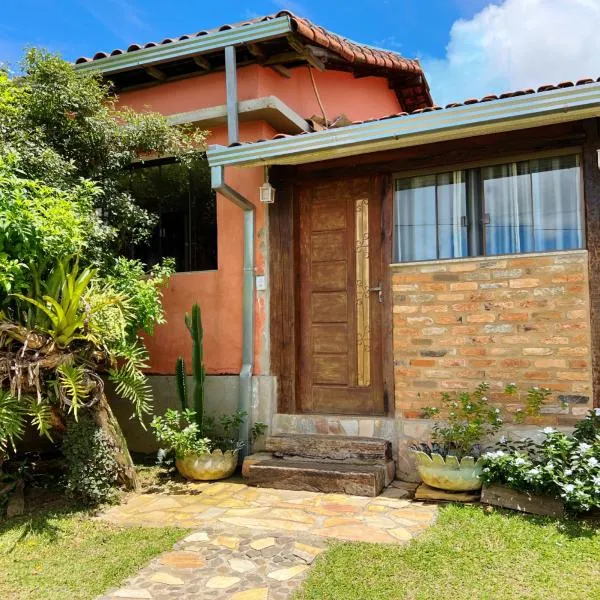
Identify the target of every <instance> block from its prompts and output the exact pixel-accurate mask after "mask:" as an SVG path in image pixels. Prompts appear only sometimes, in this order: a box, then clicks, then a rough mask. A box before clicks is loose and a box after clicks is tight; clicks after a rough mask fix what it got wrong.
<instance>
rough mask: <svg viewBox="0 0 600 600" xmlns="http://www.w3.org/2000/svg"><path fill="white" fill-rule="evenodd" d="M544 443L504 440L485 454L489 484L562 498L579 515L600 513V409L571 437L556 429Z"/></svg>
mask: <svg viewBox="0 0 600 600" xmlns="http://www.w3.org/2000/svg"><path fill="white" fill-rule="evenodd" d="M543 433H544V439H543V440H542V441H541V442H535V441H534V440H525V441H523V442H510V441H503V442H501V443H500V444H499V447H498V449H497V450H494V451H491V452H487V453H486V454H484V455H483V457H482V458H483V475H482V478H483V480H484V482H485V483H499V484H502V485H505V486H507V487H510V488H513V489H516V490H520V491H523V492H531V493H535V494H545V495H549V496H553V497H556V498H562V499H563V500H564V502H565V505H566V506H567V507H568V508H570V509H572V510H575V511H585V510H590V509H592V508H600V409H595V410H593V411H590V412H589V414H588V415H587V417H586V418H585V419H583V420H582V421H581V422H580V423H579V424H578V425H577V427H576V429H575V432H574V433H573V434H572V435H567V434H565V433H562V432H560V431H556V430H554V429H553V428H552V427H546V429H544V430H543Z"/></svg>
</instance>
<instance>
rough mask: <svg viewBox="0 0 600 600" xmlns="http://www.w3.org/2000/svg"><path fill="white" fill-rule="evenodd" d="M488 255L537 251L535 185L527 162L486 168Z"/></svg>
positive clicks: (484, 173) (484, 178)
mask: <svg viewBox="0 0 600 600" xmlns="http://www.w3.org/2000/svg"><path fill="white" fill-rule="evenodd" d="M482 177H483V193H484V213H485V214H484V223H485V243H486V254H490V255H493V254H516V253H519V252H529V251H531V250H532V249H533V231H532V207H531V182H530V176H529V168H528V165H527V163H509V164H507V165H498V166H494V167H485V168H484V169H482Z"/></svg>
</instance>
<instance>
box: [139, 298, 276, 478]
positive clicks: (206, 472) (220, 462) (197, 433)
mask: <svg viewBox="0 0 600 600" xmlns="http://www.w3.org/2000/svg"><path fill="white" fill-rule="evenodd" d="M185 323H186V326H187V329H188V331H189V332H190V335H191V338H192V375H193V380H194V385H193V391H192V396H193V409H191V408H189V400H188V390H187V376H186V369H185V362H184V360H183V358H182V357H179V358H178V359H177V363H176V370H175V378H176V384H177V394H178V397H179V401H180V403H181V410H174V409H168V410H167V411H166V412H165V414H164V415H163V416H162V417H155V418H154V419H153V420H152V423H151V426H152V428H153V429H154V431H155V434H156V438H157V439H158V441H159V442H161V444H163V445H164V450H163V454H164V451H165V450H166V451H167V452H172V453H173V454H174V458H175V465H176V467H177V470H178V471H179V473H180V474H181V475H182V476H183V477H185V478H186V479H194V480H201V481H214V480H217V479H224V478H226V477H229V476H230V475H231V474H232V473H233V472H234V471H235V468H236V466H237V462H238V452H239V451H240V449H241V448H243V446H244V442H241V441H240V440H239V439H238V431H239V428H240V426H241V425H242V423H243V422H244V420H245V419H246V418H247V414H246V413H245V412H243V411H237V412H236V413H234V414H233V415H223V416H221V417H220V418H218V419H215V418H214V417H207V416H205V414H204V383H205V379H206V370H205V368H204V349H203V336H204V331H203V328H202V319H201V315H200V307H199V306H198V305H197V304H194V306H193V307H192V315H191V317H190V316H189V315H187V314H186V316H185ZM265 429H266V425H265V424H264V423H255V424H254V425H253V427H252V428H251V430H250V436H251V440H252V441H253V440H254V439H256V438H257V437H258V436H259V435H261V434H262V433H264V430H265Z"/></svg>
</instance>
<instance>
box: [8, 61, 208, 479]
mask: <svg viewBox="0 0 600 600" xmlns="http://www.w3.org/2000/svg"><path fill="white" fill-rule="evenodd" d="M22 72H23V75H22V76H19V77H17V78H10V77H9V76H8V74H7V73H5V72H2V71H0V392H2V396H1V397H2V398H3V401H2V407H0V454H1V453H2V451H3V450H6V449H8V448H9V447H10V446H11V445H14V443H15V441H17V440H18V439H19V437H20V435H21V432H22V426H23V424H24V421H25V419H26V418H29V419H31V420H32V422H33V423H34V424H35V425H36V426H37V427H38V430H39V431H40V433H43V434H48V435H50V430H51V426H56V425H57V424H59V425H60V424H61V423H62V424H63V425H64V422H65V420H66V417H67V415H69V414H71V415H73V416H75V417H77V415H78V412H79V411H80V410H85V411H88V412H89V413H90V414H91V415H92V417H93V418H94V419H95V421H96V423H97V424H98V425H100V426H101V427H102V429H103V430H104V432H105V434H106V435H107V436H108V439H109V440H110V444H111V445H112V447H113V449H114V451H115V458H116V460H117V463H118V464H119V469H120V481H121V482H122V483H125V484H127V485H129V486H134V485H135V472H134V470H133V468H132V463H131V458H130V456H129V452H128V450H127V446H126V444H125V442H124V438H123V435H122V433H121V430H120V428H119V426H118V423H117V422H116V420H115V419H114V417H113V415H112V411H111V410H110V406H109V405H108V403H107V401H106V397H105V395H104V386H103V383H102V379H101V378H100V377H99V376H98V374H99V373H103V372H104V373H107V374H108V375H109V377H110V378H111V379H112V380H113V381H114V382H115V384H116V390H117V393H118V394H119V395H121V396H122V397H123V398H126V399H128V400H131V401H132V403H133V405H134V412H135V413H137V414H138V416H140V418H141V416H142V415H143V414H144V413H147V412H149V411H150V404H149V402H150V389H149V386H148V383H147V381H146V378H145V376H144V375H143V373H142V369H143V368H144V366H145V362H146V359H147V353H146V350H145V347H144V344H143V340H142V338H141V337H140V336H139V331H140V330H143V331H146V332H148V333H151V332H152V330H153V327H154V325H155V324H156V323H161V322H164V314H163V310H162V305H161V293H160V287H161V285H162V284H163V283H164V281H165V280H166V278H167V277H168V276H169V275H170V273H171V272H172V262H166V263H165V264H163V265H159V266H157V267H154V268H153V270H151V271H150V272H147V270H146V268H145V265H143V264H142V263H140V262H139V261H130V260H127V259H124V258H122V257H119V253H120V251H121V250H122V249H123V247H124V246H126V245H128V244H130V243H140V242H143V241H144V240H146V239H147V238H148V236H149V234H150V232H151V230H152V227H153V226H154V223H155V222H154V217H153V216H152V215H150V214H149V213H147V212H146V211H145V210H144V209H142V208H141V207H139V206H138V205H137V204H136V203H135V201H134V199H133V198H132V197H131V195H130V194H129V193H128V191H127V190H126V188H125V187H124V185H123V180H124V177H123V173H124V171H125V170H126V169H128V168H129V166H130V165H131V164H132V163H133V162H135V161H140V160H145V159H148V158H150V157H152V158H155V157H161V156H175V157H176V158H178V159H179V160H180V161H181V162H183V163H184V164H186V165H192V164H193V162H194V161H195V160H197V159H198V158H199V157H200V156H201V155H202V153H203V151H204V140H205V134H204V132H202V131H198V130H195V129H189V128H181V127H172V126H170V125H169V124H168V122H167V120H166V119H165V118H164V117H163V116H161V115H159V114H156V113H151V112H143V113H136V112H135V111H133V110H131V109H127V108H124V107H121V106H119V105H118V99H117V98H116V97H115V96H114V95H113V94H112V92H111V89H110V87H109V84H107V83H106V82H104V81H103V80H102V79H101V78H100V77H99V76H97V75H89V74H81V73H79V72H77V71H76V70H75V69H74V68H73V66H72V65H70V64H69V63H67V62H65V61H63V60H62V59H60V58H59V57H57V56H54V55H52V54H49V53H47V52H45V51H41V50H35V49H34V50H30V51H29V52H28V53H27V54H26V56H25V58H24V61H23V67H22ZM0 460H1V456H0Z"/></svg>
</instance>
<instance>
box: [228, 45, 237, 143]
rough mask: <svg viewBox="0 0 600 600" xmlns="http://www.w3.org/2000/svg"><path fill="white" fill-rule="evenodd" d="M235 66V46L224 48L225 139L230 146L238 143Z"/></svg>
mask: <svg viewBox="0 0 600 600" xmlns="http://www.w3.org/2000/svg"><path fill="white" fill-rule="evenodd" d="M236 64H237V63H236V59H235V46H226V47H225V87H226V92H227V139H228V142H229V143H230V144H236V143H237V142H239V141H240V122H239V118H238V94H237V69H236Z"/></svg>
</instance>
